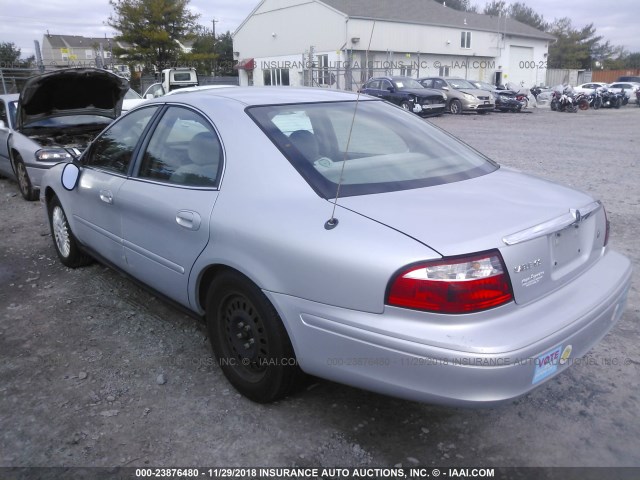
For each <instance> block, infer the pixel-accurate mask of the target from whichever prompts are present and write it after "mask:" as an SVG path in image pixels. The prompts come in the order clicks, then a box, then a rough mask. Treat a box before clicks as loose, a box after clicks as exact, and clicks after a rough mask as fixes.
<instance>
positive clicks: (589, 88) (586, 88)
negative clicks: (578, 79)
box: [573, 82, 608, 93]
mask: <svg viewBox="0 0 640 480" xmlns="http://www.w3.org/2000/svg"><path fill="white" fill-rule="evenodd" d="M607 85H608V84H606V83H602V82H589V83H583V84H582V85H578V86H577V87H573V91H574V93H592V92H593V91H594V90H595V89H598V88H604V87H606V86H607Z"/></svg>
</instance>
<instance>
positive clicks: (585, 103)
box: [578, 98, 589, 110]
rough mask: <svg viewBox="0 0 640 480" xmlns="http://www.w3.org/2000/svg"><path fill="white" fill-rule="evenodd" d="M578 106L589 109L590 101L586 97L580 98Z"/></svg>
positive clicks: (581, 108)
mask: <svg viewBox="0 0 640 480" xmlns="http://www.w3.org/2000/svg"><path fill="white" fill-rule="evenodd" d="M578 108H579V109H580V110H589V101H588V100H587V99H586V98H582V99H580V101H579V102H578Z"/></svg>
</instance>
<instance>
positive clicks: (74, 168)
mask: <svg viewBox="0 0 640 480" xmlns="http://www.w3.org/2000/svg"><path fill="white" fill-rule="evenodd" d="M79 178H80V168H79V167H78V165H76V164H75V163H67V164H66V165H65V166H64V168H63V169H62V175H61V178H60V182H61V183H62V186H63V187H64V189H65V190H69V191H71V190H73V189H74V188H76V185H77V184H78V179H79Z"/></svg>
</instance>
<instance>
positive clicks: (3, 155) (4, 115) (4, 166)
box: [0, 99, 13, 177]
mask: <svg viewBox="0 0 640 480" xmlns="http://www.w3.org/2000/svg"><path fill="white" fill-rule="evenodd" d="M0 120H1V121H2V122H3V123H4V128H0V173H2V174H3V175H6V176H7V177H13V169H12V168H11V161H10V159H9V135H10V134H11V128H13V125H12V124H11V119H10V118H9V105H8V104H7V103H6V102H5V100H4V99H0Z"/></svg>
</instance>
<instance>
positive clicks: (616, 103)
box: [613, 97, 622, 108]
mask: <svg viewBox="0 0 640 480" xmlns="http://www.w3.org/2000/svg"><path fill="white" fill-rule="evenodd" d="M621 103H622V102H621V101H620V97H616V98H614V99H613V108H620V104H621Z"/></svg>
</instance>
